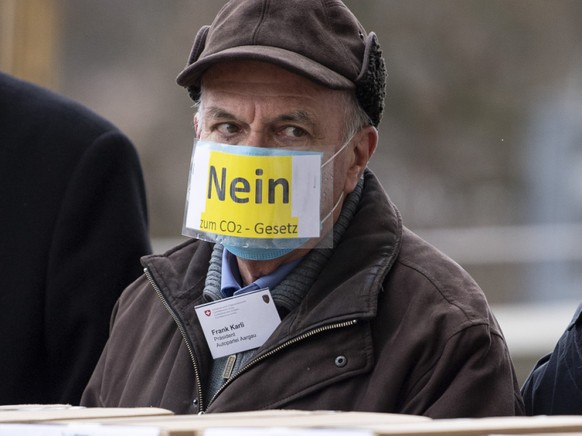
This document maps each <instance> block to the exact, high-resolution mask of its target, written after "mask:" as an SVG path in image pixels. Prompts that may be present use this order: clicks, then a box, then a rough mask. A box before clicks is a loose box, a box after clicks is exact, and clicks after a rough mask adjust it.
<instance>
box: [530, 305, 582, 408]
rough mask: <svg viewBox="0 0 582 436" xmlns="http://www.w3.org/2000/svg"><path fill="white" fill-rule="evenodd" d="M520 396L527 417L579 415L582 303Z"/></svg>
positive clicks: (581, 371) (532, 374)
mask: <svg viewBox="0 0 582 436" xmlns="http://www.w3.org/2000/svg"><path fill="white" fill-rule="evenodd" d="M522 393H523V400H524V402H525V409H526V412H527V414H528V415H580V414H582V304H581V305H579V306H578V309H577V310H576V313H575V314H574V317H573V318H572V321H570V324H569V325H568V327H567V328H566V331H565V332H564V333H563V335H562V337H561V338H560V339H559V341H558V343H557V344H556V347H555V348H554V350H553V351H552V352H551V353H550V354H547V355H546V356H544V357H543V358H541V359H540V360H539V362H538V363H537V364H536V365H535V367H534V369H533V371H532V372H531V374H530V375H529V377H528V378H527V380H526V381H525V383H524V385H523V388H522Z"/></svg>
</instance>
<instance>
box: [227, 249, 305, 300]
mask: <svg viewBox="0 0 582 436" xmlns="http://www.w3.org/2000/svg"><path fill="white" fill-rule="evenodd" d="M300 261H301V258H299V259H297V260H294V261H292V262H289V263H285V264H283V265H281V266H279V267H278V268H277V269H276V270H275V271H273V272H272V273H271V274H267V275H266V276H263V277H259V278H258V279H257V280H255V281H254V282H253V283H251V284H249V285H247V286H244V287H242V286H241V283H242V279H241V276H240V272H239V269H238V264H237V262H236V256H235V255H233V254H232V253H231V252H229V251H228V250H227V249H226V248H225V249H224V250H223V251H222V275H221V278H220V292H221V294H222V296H223V297H232V296H233V295H239V294H242V293H244V292H249V291H255V290H258V289H263V288H269V289H273V288H274V287H275V286H277V285H278V284H279V283H280V282H281V281H282V280H283V279H284V278H285V277H286V276H287V274H289V273H290V272H291V270H293V268H295V267H296V266H297V264H298V263H299V262H300Z"/></svg>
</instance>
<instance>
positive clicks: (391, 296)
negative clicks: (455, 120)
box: [82, 171, 523, 418]
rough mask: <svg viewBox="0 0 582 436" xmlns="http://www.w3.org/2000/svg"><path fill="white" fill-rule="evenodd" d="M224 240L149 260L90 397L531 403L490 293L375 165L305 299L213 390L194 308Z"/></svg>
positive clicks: (224, 406) (150, 401)
mask: <svg viewBox="0 0 582 436" xmlns="http://www.w3.org/2000/svg"><path fill="white" fill-rule="evenodd" d="M211 252H212V245H211V244H209V243H207V242H202V241H197V240H193V241H189V242H187V243H186V244H183V245H182V246H179V247H176V248H175V249H173V250H171V251H170V252H168V253H166V254H164V255H161V256H149V257H145V258H144V259H143V264H144V266H145V267H146V275H144V276H143V277H141V278H140V279H138V280H137V281H136V282H135V283H134V284H132V285H131V286H130V287H129V288H128V289H127V290H126V291H125V292H124V294H123V295H122V297H121V298H120V300H119V302H118V304H117V306H116V309H115V311H114V314H113V319H112V330H111V337H110V339H109V342H108V344H107V346H106V347H105V350H104V352H103V354H102V356H101V360H100V361H99V364H98V365H97V368H96V370H95V373H94V374H93V377H92V379H91V381H90V382H89V385H88V386H87V388H86V390H85V393H84V395H83V400H82V404H84V405H86V406H103V407H116V406H119V407H131V406H156V407H163V408H167V409H170V410H173V411H174V412H176V413H198V412H200V411H205V412H207V413H210V412H233V411H244V410H259V409H274V408H287V409H305V410H315V409H329V410H344V411H348V410H354V411H372V412H393V413H407V414H419V415H427V416H430V417H434V418H449V417H481V416H495V415H514V414H523V402H522V399H521V396H520V393H519V388H518V385H517V382H516V378H515V374H514V370H513V366H512V363H511V360H510V357H509V353H508V350H507V346H506V343H505V341H504V339H503V336H502V333H501V331H500V328H499V326H498V324H497V322H496V321H495V319H494V317H493V315H492V314H491V312H490V309H489V307H488V304H487V301H486V299H485V296H484V295H483V293H482V291H481V290H480V289H479V287H478V286H477V284H476V283H475V282H474V281H473V280H472V279H471V277H470V276H469V275H468V274H467V273H466V272H465V271H463V270H462V269H461V268H460V267H459V265H457V264H456V263H454V262H453V261H451V260H450V259H449V258H447V257H446V256H445V255H443V254H442V253H440V252H439V251H437V250H436V249H435V248H433V247H432V246H430V245H429V244H427V243H426V242H425V241H423V240H422V239H420V238H419V237H417V236H416V235H414V234H413V233H412V232H410V231H409V230H408V229H406V228H404V227H403V226H402V224H401V220H400V216H399V213H398V211H397V210H396V208H395V207H394V205H393V204H392V203H391V202H390V201H389V200H388V199H387V197H386V195H385V193H384V191H383V190H382V188H381V186H380V185H379V183H378V181H377V180H376V178H375V177H374V175H373V174H371V172H369V171H368V172H367V174H366V179H365V185H364V191H363V195H362V199H361V202H360V204H359V207H358V210H357V212H356V215H355V217H354V219H353V220H352V222H351V224H350V226H349V228H348V229H347V230H346V232H345V234H344V236H343V239H342V241H341V243H340V244H338V246H337V247H336V248H335V250H334V253H333V255H332V257H331V259H330V260H329V262H328V264H327V265H326V266H325V267H324V269H323V270H322V272H321V274H320V275H319V277H318V279H317V280H316V282H315V283H314V284H313V286H312V287H311V289H310V290H309V292H308V294H307V296H306V297H305V299H304V301H303V302H302V303H301V305H300V306H299V307H298V308H297V309H296V310H294V311H293V312H291V313H290V314H289V315H287V316H286V317H285V318H284V319H283V321H282V323H281V324H280V325H279V327H278V328H277V330H276V331H275V332H274V333H273V334H272V335H271V337H270V338H269V339H268V340H267V342H266V343H265V344H264V345H263V346H262V347H261V348H260V349H259V350H258V351H257V353H256V354H255V357H254V358H253V359H252V360H251V361H250V362H249V363H248V364H247V366H246V367H245V368H244V369H243V370H242V371H241V372H239V374H238V375H236V376H234V377H233V378H231V379H230V381H229V382H228V383H227V384H226V385H225V386H223V387H222V388H221V390H219V392H218V394H217V395H216V396H215V397H214V398H212V399H210V398H205V397H204V396H203V394H202V392H203V391H204V388H205V386H206V385H205V383H207V378H208V373H209V368H210V363H211V356H210V352H209V350H208V346H207V345H206V342H205V340H204V336H203V333H202V330H201V328H200V324H199V322H198V319H197V318H196V315H195V312H194V306H196V305H198V304H200V303H202V302H203V300H202V297H201V295H202V290H203V287H204V281H205V277H206V272H207V269H208V262H209V259H210V255H211Z"/></svg>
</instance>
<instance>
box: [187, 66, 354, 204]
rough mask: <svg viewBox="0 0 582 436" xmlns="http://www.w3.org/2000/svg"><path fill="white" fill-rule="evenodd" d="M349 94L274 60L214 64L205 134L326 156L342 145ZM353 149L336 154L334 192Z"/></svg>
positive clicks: (206, 91)
mask: <svg viewBox="0 0 582 436" xmlns="http://www.w3.org/2000/svg"><path fill="white" fill-rule="evenodd" d="M344 106H345V98H344V96H343V95H342V91H334V90H330V89H328V88H324V87H322V86H319V85H317V84H315V83H314V82H312V81H310V80H308V79H306V78H304V77H302V76H299V75H296V74H293V73H291V72H289V71H287V70H285V69H283V68H279V67H276V66H274V65H272V64H268V63H263V62H254V61H234V62H225V63H221V64H218V65H216V66H213V67H212V68H211V69H210V70H209V71H207V72H206V73H205V74H204V77H203V81H202V110H201V112H200V113H199V114H198V115H197V117H196V120H195V124H196V133H197V136H198V137H199V138H200V139H204V140H208V141H213V142H218V143H223V144H237V145H249V146H255V147H270V148H289V149H303V150H305V149H308V150H313V151H322V152H324V153H325V154H324V158H323V159H324V161H325V160H326V159H327V158H329V157H330V156H331V155H332V154H333V152H334V151H336V150H338V149H339V147H341V145H342V142H343V140H344V130H345V115H344V114H345V112H346V111H345V107H344ZM349 157H350V153H349V147H348V150H345V151H344V152H342V153H340V154H338V156H337V157H336V158H335V159H334V191H335V193H334V197H335V199H338V198H339V196H340V193H341V192H342V191H343V189H344V186H343V182H344V179H345V173H346V171H347V165H349Z"/></svg>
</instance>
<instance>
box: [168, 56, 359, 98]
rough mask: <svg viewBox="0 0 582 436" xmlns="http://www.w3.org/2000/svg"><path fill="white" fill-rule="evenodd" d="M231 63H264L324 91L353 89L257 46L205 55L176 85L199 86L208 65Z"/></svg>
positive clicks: (310, 65) (312, 66)
mask: <svg viewBox="0 0 582 436" xmlns="http://www.w3.org/2000/svg"><path fill="white" fill-rule="evenodd" d="M235 60H255V61H262V62H268V63H271V64H274V65H277V66H280V67H282V68H285V69H286V70H289V71H291V72H293V73H296V74H299V75H301V76H304V77H306V78H308V79H311V80H313V81H314V82H316V83H318V84H320V85H322V86H324V87H326V88H331V89H354V88H355V84H354V83H353V82H352V81H351V80H349V79H347V78H346V77H344V76H342V75H340V74H338V73H336V72H335V71H332V70H330V69H329V68H327V67H325V66H323V65H321V64H320V63H318V62H315V61H313V60H311V59H309V58H307V57H305V56H302V55H300V54H298V53H294V52H291V51H288V50H284V49H281V48H277V47H267V46H258V45H248V46H240V47H232V48H229V49H226V50H223V51H221V52H219V53H215V54H212V55H208V56H205V57H203V58H202V59H199V60H197V61H196V62H194V63H192V64H190V65H188V66H187V67H186V68H185V69H184V70H183V71H182V72H181V73H180V74H179V75H178V77H177V78H176V82H177V83H178V85H181V86H183V87H190V86H200V79H201V77H202V75H203V74H204V72H205V71H206V70H207V69H208V68H210V67H211V66H212V65H214V64H217V63H219V62H225V61H235Z"/></svg>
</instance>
